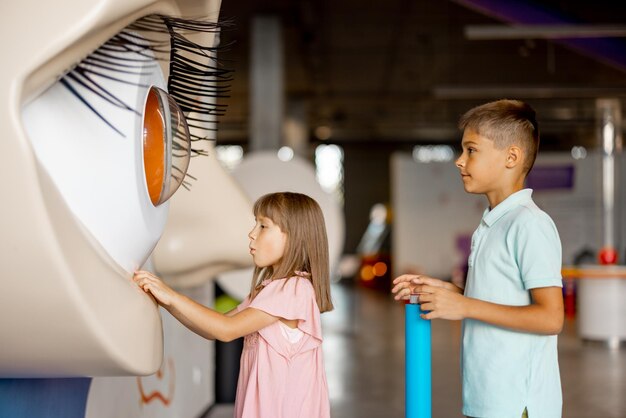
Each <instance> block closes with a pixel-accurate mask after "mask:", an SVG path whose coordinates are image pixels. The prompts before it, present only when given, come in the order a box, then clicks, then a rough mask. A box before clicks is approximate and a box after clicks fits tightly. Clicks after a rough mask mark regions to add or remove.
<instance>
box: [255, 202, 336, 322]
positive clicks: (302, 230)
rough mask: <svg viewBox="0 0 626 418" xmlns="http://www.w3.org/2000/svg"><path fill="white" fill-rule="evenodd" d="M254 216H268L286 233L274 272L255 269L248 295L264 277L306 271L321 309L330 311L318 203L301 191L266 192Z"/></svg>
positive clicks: (325, 250) (325, 246) (325, 245)
mask: <svg viewBox="0 0 626 418" xmlns="http://www.w3.org/2000/svg"><path fill="white" fill-rule="evenodd" d="M254 216H255V217H259V216H264V217H266V218H269V219H271V220H272V222H274V223H275V224H276V225H278V227H279V228H280V230H281V231H282V232H283V233H284V234H286V235H287V243H286V245H285V253H284V255H283V257H282V258H281V260H280V264H279V266H278V267H277V268H276V271H274V268H273V267H271V266H270V267H265V268H259V267H256V268H255V269H254V275H253V278H252V288H251V290H250V295H251V297H252V298H254V297H255V296H256V295H257V294H258V293H259V291H260V290H261V283H262V282H263V280H265V279H282V278H290V277H293V276H296V275H297V273H296V272H307V273H309V274H310V275H311V277H310V279H311V283H312V284H313V289H315V299H316V301H317V306H318V308H319V310H320V312H327V311H331V310H332V309H333V303H332V301H331V298H330V278H329V261H328V238H327V236H326V224H325V223H324V215H323V214H322V209H320V206H319V205H318V204H317V202H316V201H315V200H313V199H311V198H310V197H309V196H307V195H304V194H301V193H292V192H280V193H269V194H266V195H264V196H261V197H260V198H259V199H258V200H257V201H256V202H255V204H254Z"/></svg>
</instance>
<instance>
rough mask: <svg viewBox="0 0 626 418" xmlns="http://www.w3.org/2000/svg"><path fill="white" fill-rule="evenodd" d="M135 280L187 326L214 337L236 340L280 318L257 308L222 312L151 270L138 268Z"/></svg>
mask: <svg viewBox="0 0 626 418" xmlns="http://www.w3.org/2000/svg"><path fill="white" fill-rule="evenodd" d="M133 280H134V281H135V282H136V283H137V284H138V285H139V286H140V287H141V288H142V289H143V290H144V291H145V292H149V293H150V294H152V296H154V298H155V299H156V301H157V302H158V303H159V305H161V306H163V307H164V308H165V309H167V311H168V312H170V313H171V314H172V315H173V316H174V317H175V318H176V319H178V320H179V321H180V322H181V323H182V324H183V325H184V326H186V327H187V328H189V329H190V330H191V331H193V332H195V333H196V334H198V335H200V336H202V337H205V338H208V339H211V340H213V339H216V340H220V341H224V342H228V341H232V340H234V339H236V338H239V337H242V336H244V335H248V334H250V333H252V332H255V331H258V330H260V329H262V328H265V327H266V326H268V325H270V324H272V323H273V322H276V321H278V319H279V318H278V317H275V316H272V315H270V314H268V313H266V312H263V311H260V310H258V309H253V308H248V309H244V310H243V311H241V312H238V313H235V312H234V311H230V312H228V313H227V314H221V313H219V312H217V311H214V310H213V309H210V308H207V307H206V306H204V305H201V304H199V303H198V302H196V301H194V300H192V299H190V298H188V297H187V296H185V295H182V294H180V293H178V292H176V291H174V290H173V289H171V288H170V287H168V286H167V285H165V283H163V281H162V280H161V279H159V278H158V277H156V276H154V275H153V274H151V273H149V272H147V271H138V272H136V273H135V276H134V277H133Z"/></svg>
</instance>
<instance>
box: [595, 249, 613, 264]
mask: <svg viewBox="0 0 626 418" xmlns="http://www.w3.org/2000/svg"><path fill="white" fill-rule="evenodd" d="M598 261H599V262H600V264H602V265H605V266H606V265H609V264H617V251H615V248H611V247H604V248H602V249H601V250H600V252H599V253H598Z"/></svg>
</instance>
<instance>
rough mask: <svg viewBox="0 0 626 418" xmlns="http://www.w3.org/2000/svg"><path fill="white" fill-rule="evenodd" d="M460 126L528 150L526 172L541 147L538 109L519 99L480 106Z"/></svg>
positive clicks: (502, 144)
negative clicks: (536, 112) (537, 117)
mask: <svg viewBox="0 0 626 418" xmlns="http://www.w3.org/2000/svg"><path fill="white" fill-rule="evenodd" d="M459 129H461V130H462V131H463V130H465V129H471V130H473V131H475V132H476V133H477V134H479V135H481V136H484V137H486V138H489V139H490V140H492V141H493V142H494V145H495V147H496V148H498V149H503V148H505V147H509V146H511V145H518V146H519V147H520V148H522V150H523V151H524V156H525V158H524V160H525V161H524V166H523V167H522V168H523V170H524V173H526V174H528V173H529V172H530V170H531V169H532V168H533V164H534V163H535V158H536V157H537V152H538V150H539V125H538V124H537V119H536V114H535V110H534V109H533V108H532V107H530V105H528V104H527V103H524V102H522V101H519V100H508V99H503V100H496V101H493V102H489V103H485V104H483V105H480V106H476V107H474V108H472V109H470V110H468V111H467V112H465V114H464V115H463V116H461V119H460V120H459Z"/></svg>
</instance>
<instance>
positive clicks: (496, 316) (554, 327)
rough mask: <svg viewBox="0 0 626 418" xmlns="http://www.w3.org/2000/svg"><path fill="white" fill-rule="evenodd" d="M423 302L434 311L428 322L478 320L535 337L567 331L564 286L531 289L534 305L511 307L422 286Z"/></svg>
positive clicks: (426, 315) (427, 315)
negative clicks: (435, 320) (564, 324)
mask: <svg viewBox="0 0 626 418" xmlns="http://www.w3.org/2000/svg"><path fill="white" fill-rule="evenodd" d="M420 290H421V293H420V296H419V301H420V303H421V304H422V309H423V310H425V311H430V312H429V313H427V314H424V315H422V317H423V318H424V319H434V318H442V319H452V320H455V319H465V318H470V319H476V320H479V321H483V322H487V323H489V324H492V325H497V326H500V327H505V328H509V329H513V330H516V331H523V332H530V333H535V334H545V335H553V334H558V333H559V332H561V329H562V328H563V294H562V291H561V288H560V287H541V288H536V289H531V290H530V294H531V298H532V301H531V304H530V305H526V306H508V305H499V304H496V303H491V302H485V301H483V300H480V299H473V298H469V297H466V296H463V295H461V294H459V293H456V292H451V291H449V290H447V289H443V288H440V287H433V286H429V285H423V286H421V289H420Z"/></svg>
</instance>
